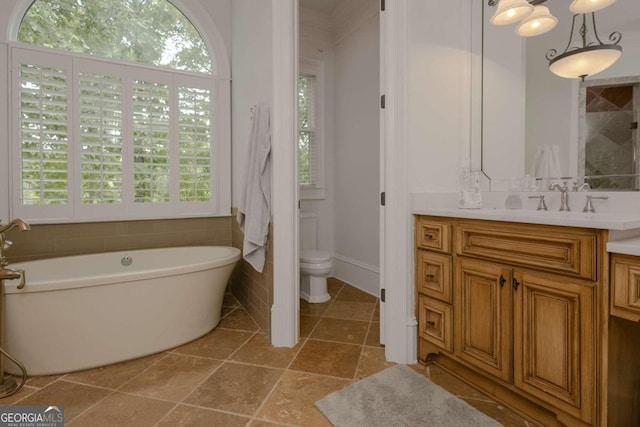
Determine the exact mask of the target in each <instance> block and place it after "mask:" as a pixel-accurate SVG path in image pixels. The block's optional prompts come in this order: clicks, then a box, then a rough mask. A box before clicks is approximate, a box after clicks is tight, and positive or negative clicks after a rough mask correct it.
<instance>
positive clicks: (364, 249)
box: [334, 12, 380, 295]
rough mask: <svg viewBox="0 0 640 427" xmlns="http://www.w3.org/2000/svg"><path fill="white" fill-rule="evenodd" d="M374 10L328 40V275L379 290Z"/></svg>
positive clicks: (377, 91) (373, 291) (377, 29)
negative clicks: (331, 125) (331, 98)
mask: <svg viewBox="0 0 640 427" xmlns="http://www.w3.org/2000/svg"><path fill="white" fill-rule="evenodd" d="M379 34H380V27H379V15H378V13H377V12H376V13H374V14H373V15H372V16H370V17H369V18H368V19H366V21H364V22H363V23H361V24H360V25H359V26H358V27H357V29H356V30H355V31H352V32H350V33H349V34H348V35H347V36H345V37H341V39H340V42H339V43H338V44H337V45H335V46H334V54H335V63H334V73H335V105H334V114H335V133H334V135H335V146H334V168H335V184H336V188H335V202H334V203H335V205H334V212H335V219H334V222H335V230H334V275H336V276H337V277H339V278H341V279H342V280H345V281H346V282H348V283H351V284H353V285H355V286H357V287H359V288H361V289H363V290H365V291H367V292H369V293H371V294H374V295H377V294H378V293H379V291H378V288H379V275H378V273H379V263H380V260H379V248H380V243H379V224H378V221H379V212H378V209H379V197H380V195H379V193H380V189H379V182H380V179H379V177H380V155H379V144H380V136H379V133H380V127H379V108H380V104H379V103H380V72H379V67H380V65H379V64H380V53H379Z"/></svg>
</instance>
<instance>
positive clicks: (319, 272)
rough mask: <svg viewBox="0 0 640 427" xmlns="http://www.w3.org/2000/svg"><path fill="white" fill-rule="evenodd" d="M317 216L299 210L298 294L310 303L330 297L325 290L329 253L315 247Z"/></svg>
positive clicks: (329, 270)
mask: <svg viewBox="0 0 640 427" xmlns="http://www.w3.org/2000/svg"><path fill="white" fill-rule="evenodd" d="M317 244H318V217H317V216H316V214H315V213H312V212H300V296H301V297H302V298H303V299H304V300H305V301H307V302H310V303H321V302H326V301H329V300H330V299H331V296H330V295H329V292H327V276H328V275H329V273H331V266H332V265H331V264H332V263H331V253H329V252H327V251H321V250H318V249H316V248H317V246H316V245H317Z"/></svg>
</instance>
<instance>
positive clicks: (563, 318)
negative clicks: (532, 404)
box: [513, 270, 596, 423]
mask: <svg viewBox="0 0 640 427" xmlns="http://www.w3.org/2000/svg"><path fill="white" fill-rule="evenodd" d="M514 278H515V279H516V281H517V282H516V283H517V285H518V286H517V289H514V294H513V295H514V334H513V336H514V384H515V385H516V386H517V387H519V388H520V389H522V390H524V391H525V392H527V393H530V394H531V395H533V396H535V397H537V398H539V399H541V400H543V401H545V402H547V403H550V404H552V405H554V406H556V407H558V408H560V409H562V410H564V411H566V412H567V413H569V414H572V415H573V416H575V417H577V418H580V419H582V420H583V421H586V422H588V423H589V422H591V420H592V417H593V414H592V408H593V400H594V390H595V386H596V384H595V376H594V372H595V367H594V363H595V349H596V346H595V345H594V339H595V337H594V331H595V317H594V310H595V307H594V291H595V289H594V287H593V285H592V284H591V283H589V282H580V281H579V280H577V279H570V278H567V277H562V276H555V275H551V274H544V273H537V272H532V271H528V270H527V271H525V270H518V271H516V272H515V273H514Z"/></svg>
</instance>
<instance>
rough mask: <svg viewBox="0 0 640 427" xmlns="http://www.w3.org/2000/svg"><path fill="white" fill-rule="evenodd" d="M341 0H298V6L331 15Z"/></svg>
mask: <svg viewBox="0 0 640 427" xmlns="http://www.w3.org/2000/svg"><path fill="white" fill-rule="evenodd" d="M340 1H341V0H300V7H301V8H302V7H304V8H306V9H311V10H315V11H316V12H321V13H325V14H327V15H331V12H333V10H334V9H335V8H336V6H338V3H340Z"/></svg>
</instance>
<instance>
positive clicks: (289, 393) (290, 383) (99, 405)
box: [0, 279, 530, 427]
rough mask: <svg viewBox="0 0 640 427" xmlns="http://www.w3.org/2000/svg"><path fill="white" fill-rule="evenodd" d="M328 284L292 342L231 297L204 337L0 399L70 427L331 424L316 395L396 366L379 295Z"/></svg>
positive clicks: (446, 378)
mask: <svg viewBox="0 0 640 427" xmlns="http://www.w3.org/2000/svg"><path fill="white" fill-rule="evenodd" d="M329 292H330V293H331V296H332V300H331V301H329V302H327V303H324V304H308V303H306V302H304V301H301V302H300V326H301V327H300V330H301V334H302V336H301V338H300V342H299V343H298V345H297V346H296V347H294V348H292V349H289V348H274V347H272V346H271V345H270V344H269V342H268V338H267V336H266V335H265V334H264V332H262V331H261V330H260V329H259V327H258V325H257V324H256V323H255V322H254V320H253V319H252V318H251V316H250V315H249V314H248V313H247V311H246V310H245V309H244V308H243V307H241V306H240V304H239V302H238V301H237V300H236V299H235V298H234V297H233V296H231V295H227V296H226V297H225V302H224V308H223V314H224V318H223V319H222V321H221V323H220V325H219V326H218V327H217V328H216V329H215V330H214V331H212V332H211V333H209V334H207V335H206V336H204V337H202V338H200V339H198V340H195V341H193V342H191V343H188V344H186V345H183V346H180V347H177V348H174V349H172V350H169V351H166V352H162V353H159V354H155V355H152V356H149V357H145V358H141V359H136V360H132V361H129V362H124V363H119V364H116V365H111V366H107V367H103V368H99V369H92V370H88V371H81V372H76V373H70V374H66V375H61V376H49V377H34V378H30V379H29V380H28V382H27V385H26V386H25V388H24V389H23V390H21V391H20V392H19V393H18V394H17V395H15V396H12V397H10V398H7V399H3V400H0V404H2V405H10V404H11V405H50V404H58V405H62V406H64V408H65V418H66V421H67V423H66V424H65V425H68V426H89V427H94V426H96V427H97V426H118V427H125V426H135V427H142V426H175V425H183V426H202V427H211V426H225V427H226V426H252V427H258V426H260V427H266V426H282V425H288V426H304V427H308V426H330V423H329V422H328V421H327V420H326V418H325V417H324V416H323V415H322V414H321V413H320V412H319V411H318V410H317V409H316V408H315V406H314V403H315V401H316V400H318V399H321V398H322V397H324V396H325V395H327V394H329V393H331V392H333V391H336V390H339V389H342V388H344V387H346V386H348V385H349V384H351V383H353V382H354V381H356V380H358V379H361V378H364V377H367V376H369V375H373V374H374V373H376V372H379V371H381V370H383V369H385V368H386V367H388V366H391V365H392V364H391V363H387V362H385V359H384V348H382V347H381V346H380V345H379V344H378V333H379V325H380V323H379V314H378V313H379V306H378V304H379V303H378V300H377V299H376V298H375V297H372V296H370V295H368V294H365V293H363V292H362V291H359V290H357V289H355V288H353V287H351V286H349V285H345V284H344V283H342V282H340V281H338V280H335V279H330V282H329ZM349 307H351V308H352V309H351V310H350V309H349ZM413 368H414V369H416V370H417V371H418V372H420V373H422V374H423V375H425V376H427V377H429V378H430V379H431V380H432V381H434V382H435V383H436V384H439V385H440V386H442V387H444V388H445V389H447V390H449V391H450V392H451V393H453V394H455V395H458V396H460V397H461V398H462V399H464V400H465V401H467V402H468V403H470V404H471V405H473V406H474V407H476V408H477V409H479V410H480V411H482V412H484V413H486V414H488V415H489V416H491V417H493V418H495V419H497V420H498V421H499V422H501V423H502V424H504V425H505V426H518V427H520V426H522V427H525V426H530V424H527V423H526V422H525V421H524V420H522V419H521V418H519V417H518V416H516V415H514V414H513V413H511V412H509V411H507V410H505V409H504V408H503V407H502V406H500V405H498V404H496V403H495V402H493V401H491V400H490V399H489V398H487V397H486V396H484V395H482V394H481V393H479V392H477V391H476V390H474V389H472V388H470V387H468V386H466V385H465V384H463V383H462V382H460V381H459V380H457V379H455V378H453V377H452V376H451V375H449V374H447V373H446V372H445V371H443V370H441V369H439V368H437V367H423V366H420V365H414V366H413ZM52 402H53V403H52Z"/></svg>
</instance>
